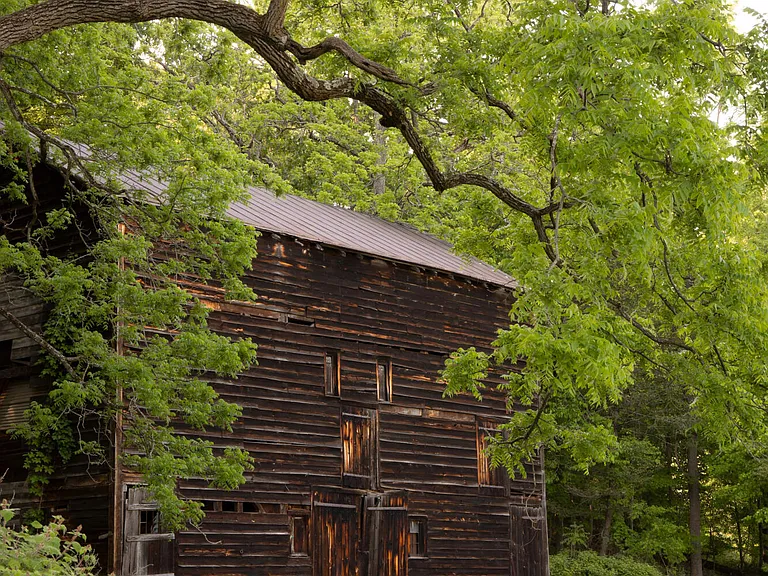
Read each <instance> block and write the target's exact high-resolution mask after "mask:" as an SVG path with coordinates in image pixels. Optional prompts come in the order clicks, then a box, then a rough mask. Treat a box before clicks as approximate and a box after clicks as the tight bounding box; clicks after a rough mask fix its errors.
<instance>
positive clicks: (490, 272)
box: [121, 173, 518, 288]
mask: <svg viewBox="0 0 768 576" xmlns="http://www.w3.org/2000/svg"><path fill="white" fill-rule="evenodd" d="M121 180H122V181H123V184H125V186H126V187H127V188H134V189H136V188H139V189H141V188H143V189H145V190H147V191H148V192H149V193H150V196H155V197H160V196H162V194H163V193H164V192H165V186H164V185H163V183H161V182H158V181H157V180H155V179H153V178H152V177H148V176H146V175H143V174H136V173H127V174H123V175H121ZM248 192H249V195H250V198H249V199H248V202H247V203H242V202H237V203H233V204H232V205H231V206H230V208H229V210H228V214H229V215H230V216H232V217H233V218H237V219H238V220H241V221H242V222H245V223H246V224H248V225H250V226H253V227H254V228H256V229H257V230H261V231H264V232H274V233H277V234H286V235H288V236H293V237H296V238H301V239H304V240H310V241H312V242H317V243H320V244H324V245H327V246H334V247H337V248H342V249H345V250H349V251H351V252H357V253H360V254H366V255H369V256H376V257H379V258H384V259H387V260H392V261H395V262H404V263H408V264H415V265H417V266H422V267H424V268H428V269H431V270H438V271H442V272H450V273H452V274H458V275H461V276H465V277H467V278H472V279H474V280H481V281H483V282H489V283H491V284H496V285H498V286H504V287H507V288H516V287H517V285H518V284H517V282H516V281H515V280H514V279H513V278H512V277H511V276H509V275H507V274H505V273H504V272H502V271H500V270H498V269H496V268H494V267H493V266H491V265H489V264H487V263H485V262H483V261H481V260H478V259H477V258H473V257H471V256H461V255H459V254H456V253H455V252H454V251H453V248H452V246H451V244H450V243H448V242H445V241H444V240H441V239H439V238H437V237H435V236H432V235H431V234H427V233H425V232H420V231H419V230H417V229H416V228H414V227H412V226H409V225H407V224H402V223H398V222H389V221H387V220H384V219H382V218H378V217H376V216H371V215H369V214H364V213H362V212H355V211H354V210H350V209H348V208H343V207H341V206H333V205H330V204H323V203H322V202H317V201H314V200H309V199H307V198H302V197H300V196H295V195H293V194H282V195H280V196H277V195H275V193H274V192H272V191H271V190H268V189H266V188H258V187H251V188H249V189H248Z"/></svg>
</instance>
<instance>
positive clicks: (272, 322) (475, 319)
mask: <svg viewBox="0 0 768 576" xmlns="http://www.w3.org/2000/svg"><path fill="white" fill-rule="evenodd" d="M247 282H248V284H249V286H251V287H252V288H253V289H254V290H255V291H256V293H257V294H258V295H259V300H258V301H257V302H254V303H232V302H223V301H222V300H221V293H220V292H219V291H217V290H215V289H213V288H211V287H204V286H199V285H194V284H192V283H189V284H188V285H187V286H188V287H189V288H191V289H193V290H197V291H198V292H199V295H200V296H201V297H203V298H204V299H206V300H207V303H208V305H209V307H210V308H211V309H212V310H213V312H212V314H211V318H210V326H211V327H212V328H213V329H214V330H216V331H218V332H220V333H223V334H227V335H230V336H233V337H250V338H252V339H253V340H254V341H255V342H256V343H257V344H258V345H259V351H258V359H259V365H258V366H256V367H254V368H253V369H251V370H250V371H249V372H248V373H247V374H244V375H242V377H241V378H239V379H238V380H237V381H236V382H228V381H224V380H222V381H218V382H216V383H215V386H216V388H217V390H218V391H219V392H220V393H221V394H222V396H223V397H224V398H226V399H227V400H230V401H235V402H238V403H239V404H240V405H242V406H243V417H242V418H241V420H240V421H239V422H238V424H237V425H236V426H235V427H234V429H233V431H232V432H231V433H219V434H216V435H211V439H212V440H214V441H215V442H216V443H217V444H218V445H220V446H222V447H223V446H238V447H242V448H246V449H247V450H249V451H250V453H251V455H252V456H253V458H254V462H255V470H254V471H253V472H251V473H249V474H248V475H247V476H248V481H247V483H246V484H245V485H244V486H243V487H242V489H240V490H238V491H235V492H233V493H226V492H221V491H216V490H212V489H210V488H208V487H206V486H205V484H204V483H202V482H199V483H198V482H189V483H184V485H183V487H182V489H183V492H184V493H185V494H187V495H189V496H191V497H196V498H203V499H209V500H218V499H221V500H238V501H250V502H254V503H257V504H258V506H259V507H260V508H259V511H258V512H256V513H252V514H245V513H231V514H224V513H216V514H210V515H209V517H208V518H207V519H206V520H205V521H204V523H203V525H202V527H201V530H202V532H203V533H200V532H198V531H196V530H190V531H188V532H183V533H181V534H179V535H178V559H177V573H178V574H180V575H187V574H189V575H202V574H211V573H221V574H243V575H245V574H304V575H310V574H312V573H313V564H312V562H311V561H310V560H311V558H309V557H307V558H303V557H297V556H293V557H292V556H291V555H290V518H291V510H292V509H302V508H308V507H310V506H313V494H315V495H316V494H317V493H318V490H319V489H320V488H319V487H325V488H324V489H325V490H328V489H335V490H345V489H347V490H349V489H352V488H355V487H356V488H358V489H359V490H360V497H359V498H358V499H357V500H356V502H357V503H356V506H357V507H358V508H360V510H358V511H357V522H358V524H357V525H356V526H357V527H356V528H355V530H357V531H358V533H359V534H360V539H359V540H360V541H359V542H358V544H357V548H356V558H357V560H356V562H358V564H359V567H360V570H361V572H360V574H361V576H362V575H363V573H364V572H365V573H367V574H371V572H370V570H371V569H373V568H372V567H371V566H366V564H367V563H368V558H367V556H366V554H368V553H369V552H368V551H367V550H365V547H366V543H365V537H364V536H363V535H362V534H363V532H364V531H365V522H366V521H365V520H364V516H365V514H364V512H363V511H362V508H363V507H364V500H365V498H364V496H365V490H363V488H365V486H363V485H357V486H356V485H355V484H353V483H350V482H348V481H345V476H344V474H343V473H342V471H343V454H344V449H343V440H342V438H343V435H342V433H341V430H342V428H343V424H342V422H343V420H342V419H343V418H344V417H343V416H342V414H343V413H344V412H349V413H352V412H357V413H358V414H365V413H370V412H371V411H375V414H376V418H375V423H376V425H375V437H376V449H375V451H376V452H377V453H378V467H379V469H378V471H376V474H375V475H376V476H377V477H378V481H377V482H372V484H368V486H373V484H378V486H377V488H378V491H379V492H388V491H404V493H407V508H408V514H410V515H414V516H421V517H426V518H427V519H428V524H427V525H428V531H429V533H428V556H427V557H426V558H412V559H410V560H409V561H408V573H409V574H411V575H413V576H419V575H422V574H424V575H426V574H431V575H440V576H447V575H450V574H456V575H458V574H461V575H472V574H477V575H509V574H510V573H511V570H512V564H511V549H510V542H511V533H510V502H512V501H514V498H515V497H521V498H532V497H533V498H534V499H535V500H536V501H537V502H541V493H542V475H541V471H540V469H539V468H538V467H537V468H536V470H535V471H534V470H533V469H531V470H530V472H531V473H530V474H529V475H528V477H527V478H526V479H521V480H517V481H514V482H512V484H511V486H510V487H509V488H507V487H493V486H480V484H479V482H478V459H477V449H478V447H477V418H478V417H480V418H481V419H492V420H499V419H503V418H504V416H505V415H506V404H505V399H504V398H503V396H502V394H500V393H498V392H496V391H494V390H489V391H488V392H487V394H486V395H485V397H484V400H483V402H481V403H479V402H476V401H474V400H473V399H471V398H467V397H458V398H446V397H444V396H443V390H444V385H443V384H442V383H440V382H439V381H438V372H439V370H440V369H441V368H442V367H443V366H444V362H445V359H446V357H447V356H448V354H450V352H452V351H453V350H455V349H456V348H458V347H462V346H463V347H466V346H476V347H478V348H481V349H487V348H488V347H489V344H490V342H491V341H492V340H493V338H494V336H495V333H496V330H497V329H498V328H500V327H503V326H505V325H506V323H507V322H508V320H507V318H508V316H507V314H508V309H509V305H510V304H511V295H510V294H509V292H506V291H503V290H498V289H494V287H489V286H487V285H482V284H480V283H474V282H471V281H468V280H466V279H462V278H452V277H449V276H447V275H443V274H437V273H434V272H430V271H425V270H421V269H416V268H413V267H410V266H407V265H402V264H393V263H391V262H385V261H382V260H378V259H374V258H369V257H365V256H359V255H356V254H349V253H344V252H343V251H340V250H336V249H334V248H330V247H320V246H317V245H314V244H310V243H307V242H304V241H301V240H295V239H292V238H285V237H277V236H275V235H271V234H268V235H265V236H263V237H262V238H261V239H260V241H259V257H258V258H257V259H256V261H255V262H254V268H253V270H252V271H250V272H249V273H248V275H247ZM329 351H332V352H338V354H339V363H340V364H339V371H340V389H341V395H340V397H339V398H336V397H329V396H327V395H326V389H325V381H326V374H325V358H326V354H327V353H328V352H329ZM382 358H386V359H388V360H389V359H391V366H392V368H391V378H392V401H391V402H390V403H386V402H379V400H378V391H377V369H376V365H377V361H381V359H382ZM499 381H500V378H499V377H498V376H492V377H490V378H489V384H494V383H497V382H499ZM349 438H351V436H350V437H349ZM361 438H362V436H361ZM361 441H362V440H361ZM362 475H364V474H362ZM315 497H317V496H315ZM316 510H317V508H313V513H312V522H311V527H310V529H311V531H312V533H313V534H314V538H315V544H317V540H316V539H317V538H321V536H320V534H325V533H324V532H322V530H321V527H318V526H317V522H318V521H319V520H318V518H320V516H317V514H318V513H317V512H316ZM349 510H351V508H350V509H349ZM324 514H330V513H327V512H326V513H324ZM350 514H351V512H350ZM322 518H325V516H322ZM323 521H324V522H325V520H323ZM350 522H351V520H350ZM404 528H405V529H406V532H405V533H404V535H403V538H407V526H405V525H404ZM325 529H328V530H330V528H328V527H327V526H326V528H325ZM350 529H351V528H350ZM333 530H336V529H335V528H334V529H333ZM345 530H346V529H345ZM243 531H245V532H247V535H246V533H245V532H243ZM329 534H330V533H329ZM333 534H334V536H333V537H334V538H345V537H346V536H343V535H344V534H348V532H344V531H343V530H342V532H339V533H338V534H337V533H336V532H333ZM322 537H323V538H326V539H327V538H330V536H328V535H327V534H326V536H322ZM344 546H346V544H344ZM313 554H314V558H315V571H317V570H318V569H319V568H318V565H317V561H318V560H317V558H318V556H317V554H318V552H317V550H314V551H313ZM326 561H327V558H326V560H324V561H322V563H323V566H325V565H326V564H325V563H324V562H326ZM333 565H334V566H336V564H333ZM335 569H336V568H334V570H335ZM346 569H348V568H343V569H342V568H338V570H346ZM315 573H317V572H315ZM342 573H343V572H342Z"/></svg>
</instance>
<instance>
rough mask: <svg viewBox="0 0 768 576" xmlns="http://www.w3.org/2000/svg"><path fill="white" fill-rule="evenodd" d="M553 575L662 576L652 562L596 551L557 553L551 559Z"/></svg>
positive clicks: (550, 566)
mask: <svg viewBox="0 0 768 576" xmlns="http://www.w3.org/2000/svg"><path fill="white" fill-rule="evenodd" d="M549 569H550V573H551V574H552V576H661V575H662V574H663V573H662V572H661V571H660V570H659V569H658V568H656V567H655V566H653V565H651V564H645V563H642V562H638V561H636V560H633V559H632V558H626V557H622V556H611V557H608V556H598V555H597V554H595V553H594V552H579V553H578V554H568V553H562V554H555V555H553V556H551V557H550V559H549Z"/></svg>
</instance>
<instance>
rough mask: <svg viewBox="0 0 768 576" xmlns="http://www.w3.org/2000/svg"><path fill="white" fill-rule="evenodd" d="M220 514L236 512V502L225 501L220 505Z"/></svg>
mask: <svg viewBox="0 0 768 576" xmlns="http://www.w3.org/2000/svg"><path fill="white" fill-rule="evenodd" d="M221 511H222V512H237V502H232V501H231V500H225V501H223V502H222V503H221Z"/></svg>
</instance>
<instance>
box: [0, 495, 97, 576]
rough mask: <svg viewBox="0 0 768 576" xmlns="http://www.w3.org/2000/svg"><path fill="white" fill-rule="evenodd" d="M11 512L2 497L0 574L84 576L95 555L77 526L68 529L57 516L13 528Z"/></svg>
mask: <svg viewBox="0 0 768 576" xmlns="http://www.w3.org/2000/svg"><path fill="white" fill-rule="evenodd" d="M14 515H15V513H14V510H13V509H11V508H10V505H9V504H8V502H7V501H6V500H3V502H2V503H1V504H0V576H26V575H28V574H46V575H47V576H74V575H78V576H88V575H90V574H93V573H94V570H95V568H96V556H95V554H94V553H93V552H92V550H91V547H90V545H87V544H86V543H85V534H83V533H82V532H80V528H79V527H78V528H75V529H74V530H69V529H67V527H66V526H65V525H64V524H63V519H62V518H61V517H60V516H55V517H54V518H53V519H52V520H51V521H50V522H49V523H48V524H45V525H43V524H41V523H40V522H37V521H35V522H32V524H31V525H30V526H29V527H27V526H24V527H22V528H20V529H19V530H15V529H14V528H13V527H12V526H11V521H12V520H13V517H14Z"/></svg>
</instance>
